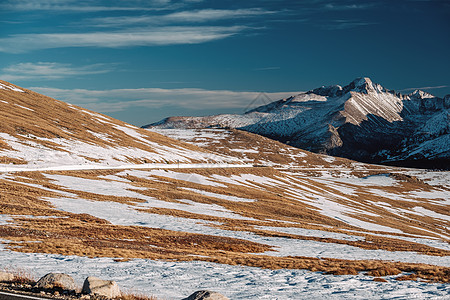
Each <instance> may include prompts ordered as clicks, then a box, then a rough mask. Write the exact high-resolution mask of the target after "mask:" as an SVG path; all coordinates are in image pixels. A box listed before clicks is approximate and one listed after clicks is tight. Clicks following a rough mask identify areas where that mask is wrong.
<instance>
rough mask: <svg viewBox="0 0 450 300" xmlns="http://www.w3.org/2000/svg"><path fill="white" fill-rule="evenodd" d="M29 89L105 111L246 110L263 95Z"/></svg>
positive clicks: (185, 90)
mask: <svg viewBox="0 0 450 300" xmlns="http://www.w3.org/2000/svg"><path fill="white" fill-rule="evenodd" d="M30 89H31V90H34V91H36V92H39V93H42V94H44V95H47V96H50V97H53V98H56V99H59V100H63V101H67V102H70V103H72V104H75V105H79V106H82V107H85V108H88V109H91V110H94V111H98V112H102V113H111V112H119V111H124V110H126V109H129V108H134V107H144V108H149V109H151V108H153V109H156V108H163V107H178V108H182V109H188V110H206V109H221V110H223V109H237V110H244V109H245V108H247V107H248V104H249V103H251V102H252V101H253V100H254V99H255V98H256V97H258V95H259V94H260V93H259V92H239V91H230V90H205V89H198V88H182V89H161V88H140V89H112V90H86V89H58V88H44V87H31V88H30ZM298 93H299V92H277V93H266V95H267V96H269V97H270V98H271V99H273V100H277V99H281V98H286V97H289V96H292V95H296V94H298ZM262 104H265V103H256V104H255V105H262Z"/></svg>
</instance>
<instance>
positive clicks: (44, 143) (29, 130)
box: [0, 81, 237, 170]
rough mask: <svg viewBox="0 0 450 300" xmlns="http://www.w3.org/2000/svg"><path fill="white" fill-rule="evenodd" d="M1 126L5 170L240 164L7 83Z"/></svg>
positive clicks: (2, 85) (0, 102)
mask: <svg viewBox="0 0 450 300" xmlns="http://www.w3.org/2000/svg"><path fill="white" fill-rule="evenodd" d="M0 120H1V123H0V165H2V167H1V168H2V170H3V169H5V168H8V169H14V168H17V169H26V170H28V169H33V168H34V169H42V168H49V167H54V166H57V167H61V166H69V165H71V166H78V167H80V168H84V167H96V166H97V167H101V166H120V165H124V164H146V163H163V164H167V163H180V162H181V163H193V162H198V163H200V162H207V161H208V162H209V161H213V162H233V161H237V159H234V158H230V157H225V156H220V155H215V154H213V153H211V152H208V151H207V150H205V149H201V148H199V147H195V146H193V145H190V144H185V143H182V142H179V141H176V140H172V139H170V138H167V137H165V136H162V135H159V134H156V133H153V132H149V131H148V130H144V129H141V128H138V127H135V126H133V125H130V124H127V123H125V122H122V121H119V120H116V119H113V118H111V117H108V116H105V115H102V114H99V113H96V112H93V111H89V110H87V109H84V108H81V107H78V106H74V105H71V104H68V103H65V102H62V101H58V100H55V99H52V98H49V97H46V96H44V95H41V94H38V93H35V92H33V91H30V90H27V89H23V88H20V87H17V86H15V85H12V84H10V83H8V82H5V81H0Z"/></svg>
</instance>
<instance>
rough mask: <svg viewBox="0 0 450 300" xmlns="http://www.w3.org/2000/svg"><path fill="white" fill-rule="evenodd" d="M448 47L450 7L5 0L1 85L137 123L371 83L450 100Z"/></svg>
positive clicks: (0, 25) (399, 2) (0, 5)
mask: <svg viewBox="0 0 450 300" xmlns="http://www.w3.org/2000/svg"><path fill="white" fill-rule="evenodd" d="M449 49H450V1H433V0H428V1H426V0H423V1H421V0H396V1H365V0H360V1H355V0H352V1H350V0H348V1H347V0H342V1H336V0H315V1H283V0H248V1H227V0H223V1H202V0H184V1H170V0H150V1H144V0H127V1H118V0H110V1H99V0H77V1H75V0H59V1H56V0H2V1H0V57H1V59H0V79H3V80H6V81H10V82H12V83H15V84H17V85H20V86H22V87H26V88H31V89H33V90H35V91H37V92H40V93H43V94H45V95H48V96H51V97H54V98H57V99H60V100H64V101H67V102H70V103H73V104H76V105H80V106H83V107H86V108H89V109H92V110H95V111H98V112H102V113H105V114H107V115H110V116H113V117H115V118H118V119H121V120H124V121H126V122H129V123H132V124H134V125H138V126H141V125H144V124H148V123H151V122H155V121H158V120H160V119H162V118H164V117H167V116H172V115H205V114H217V113H242V112H243V111H245V109H246V108H248V107H249V105H256V104H258V103H257V101H256V103H253V104H251V103H252V100H253V99H255V97H257V95H258V94H259V93H260V92H265V93H267V95H268V96H269V97H270V98H271V99H273V100H277V99H279V98H281V97H285V96H288V95H291V94H295V93H296V92H299V91H306V90H310V89H313V88H316V87H319V86H322V85H331V84H340V85H345V84H347V83H349V82H350V81H352V80H353V79H354V78H356V77H361V76H368V77H370V78H371V79H372V80H373V81H374V82H377V83H380V84H381V85H383V86H384V87H386V88H388V89H395V90H397V91H399V90H401V91H403V92H404V93H408V92H410V91H412V90H413V89H415V88H422V89H424V90H426V91H428V92H430V93H432V94H435V95H437V96H444V95H446V94H450V73H449V69H450V55H449V53H450V50H449ZM260 104H262V103H260Z"/></svg>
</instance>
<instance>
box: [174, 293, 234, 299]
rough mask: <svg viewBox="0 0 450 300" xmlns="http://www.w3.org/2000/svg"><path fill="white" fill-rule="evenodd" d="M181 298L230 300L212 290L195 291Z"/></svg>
mask: <svg viewBox="0 0 450 300" xmlns="http://www.w3.org/2000/svg"><path fill="white" fill-rule="evenodd" d="M183 300H230V299H228V297H225V296H224V295H222V294H220V293H217V292H212V291H197V292H195V293H193V294H192V295H190V296H189V297H187V298H184V299H183Z"/></svg>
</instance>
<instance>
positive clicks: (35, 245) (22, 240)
mask: <svg viewBox="0 0 450 300" xmlns="http://www.w3.org/2000/svg"><path fill="white" fill-rule="evenodd" d="M118 172H119V171H117V170H115V171H113V170H103V171H83V172H80V171H77V172H75V171H71V172H67V171H66V172H51V173H52V174H64V175H68V176H69V175H70V176H77V177H82V178H89V179H93V180H94V179H98V178H99V176H104V175H113V174H116V175H117V173H118ZM177 172H194V173H196V174H200V175H203V176H209V178H211V179H212V178H213V177H211V175H213V174H218V175H221V176H227V177H230V176H232V175H239V174H242V173H244V174H245V173H249V172H251V173H252V174H254V175H260V176H266V177H270V178H273V179H277V180H281V181H285V182H289V181H292V180H293V179H287V178H284V179H283V177H282V176H283V174H282V173H280V172H279V171H277V170H274V169H271V168H256V169H240V170H235V169H227V170H224V169H198V170H181V169H180V170H177ZM124 178H126V179H128V180H130V184H131V185H133V186H136V187H146V188H147V190H144V191H141V190H135V191H137V192H141V193H143V194H146V195H149V196H152V197H155V198H157V199H159V200H163V201H169V202H173V201H178V200H177V199H189V200H192V201H195V202H198V203H209V204H217V205H221V206H223V207H225V208H227V209H229V210H230V211H232V212H235V213H239V214H241V215H243V216H246V217H251V218H254V220H236V219H230V218H220V217H213V216H207V215H201V214H193V213H189V212H186V211H181V210H174V209H164V208H150V209H147V210H143V211H147V212H150V213H157V214H162V215H172V216H178V217H183V218H189V219H198V220H207V221H216V222H220V223H222V224H221V225H211V226H217V227H219V228H222V229H227V230H238V231H248V232H252V233H255V234H258V235H260V236H272V237H283V238H290V239H303V240H314V241H320V242H326V243H336V244H348V245H352V246H356V247H360V248H363V249H383V250H389V251H414V252H419V253H423V254H428V255H439V256H448V255H449V253H448V251H445V250H442V249H437V248H433V247H429V246H425V245H422V244H417V243H413V242H409V241H404V240H400V239H396V238H394V237H392V238H388V237H380V236H375V235H371V234H370V232H364V231H361V230H360V229H359V231H357V232H354V233H352V234H353V235H359V236H363V237H365V239H364V240H360V241H348V240H340V239H330V238H327V239H325V238H318V237H310V236H300V235H293V234H284V233H279V232H275V231H270V230H262V229H257V228H256V227H255V226H278V227H283V226H285V227H300V228H309V229H319V230H323V231H331V232H338V233H348V232H347V231H346V229H356V228H353V227H352V226H349V225H345V224H344V225H342V224H341V222H339V221H337V220H333V219H330V218H328V217H326V216H322V215H319V214H317V212H316V211H315V210H314V209H312V208H310V207H309V206H308V205H307V204H302V203H301V202H299V201H297V200H293V199H290V198H289V197H287V195H286V194H285V192H284V191H283V188H280V187H276V186H264V185H261V184H258V183H254V185H255V186H254V187H252V188H249V187H248V186H240V185H233V184H228V186H227V188H222V187H217V186H202V185H200V184H196V183H192V182H186V181H180V180H176V179H170V178H164V177H157V178H156V180H151V179H143V178H138V177H133V176H130V175H125V176H124ZM102 180H105V179H102ZM20 182H23V183H32V184H39V185H42V186H44V187H46V188H50V189H53V190H60V191H67V192H72V193H74V194H77V196H78V197H82V198H87V199H90V200H96V201H115V202H121V203H128V204H133V203H137V202H138V201H139V200H138V199H134V198H126V197H116V196H104V195H97V194H90V193H85V192H80V191H75V190H70V189H66V188H63V187H61V186H58V185H57V184H56V183H55V182H52V181H51V180H49V179H47V178H46V177H45V175H44V174H42V173H39V172H21V173H17V174H16V180H15V182H11V181H6V180H0V188H1V189H2V190H3V195H2V202H1V205H0V213H2V214H8V215H12V216H14V223H13V224H11V226H8V225H3V226H0V238H3V239H6V240H10V241H11V242H10V243H9V244H8V247H9V248H10V249H13V250H15V251H22V252H33V253H34V252H39V253H53V254H63V255H78V256H88V257H115V258H117V259H116V261H117V263H120V262H121V260H124V261H126V260H128V259H133V258H147V259H165V260H179V261H190V260H204V261H210V262H217V263H223V264H230V265H245V266H255V267H261V268H271V269H278V268H292V269H308V270H311V271H320V272H324V273H327V274H336V275H338V274H356V273H359V272H368V275H370V276H375V277H381V276H388V275H395V274H398V273H399V272H412V273H413V274H415V276H417V277H418V278H422V279H426V280H431V281H439V282H448V281H449V274H450V273H449V268H444V267H436V266H431V265H421V264H410V263H393V262H380V261H351V260H338V259H316V258H310V257H273V256H268V255H261V254H259V255H255V254H254V253H263V252H265V251H269V250H271V248H270V247H269V246H267V245H263V244H258V243H254V242H249V241H246V240H239V239H233V238H226V237H216V236H209V235H201V234H189V233H184V232H175V231H170V230H162V229H153V228H143V227H138V226H118V225H112V224H110V223H109V222H108V221H106V220H102V219H99V218H95V217H92V216H90V215H86V214H72V213H68V212H63V211H59V210H56V209H54V208H52V207H51V205H50V204H49V203H48V202H47V201H45V200H42V199H43V198H44V197H57V194H56V192H51V191H45V190H42V189H39V188H35V187H30V186H26V185H23V184H21V183H20ZM302 184H303V185H304V186H305V187H306V186H307V187H308V188H310V189H316V190H317V192H321V193H323V192H324V191H327V190H329V188H328V187H326V186H317V183H315V182H313V181H312V180H308V179H302ZM408 184H410V183H408ZM181 187H188V188H195V189H199V190H203V191H207V192H211V193H218V194H223V195H231V196H236V197H243V198H249V199H257V201H256V202H232V201H227V200H223V199H220V198H216V197H213V196H206V195H202V194H199V193H196V192H193V191H191V190H184V189H181ZM404 188H405V189H408V188H409V187H408V186H405V187H404ZM330 191H331V190H330ZM333 192H336V190H333ZM346 196H347V197H349V196H348V195H346ZM355 199H357V198H355ZM375 200H377V201H378V200H379V199H378V198H377V199H373V200H372V201H375ZM336 201H337V200H336ZM362 204H364V203H362ZM373 211H376V210H373ZM27 215H35V216H48V217H49V218H29V217H27ZM55 216H56V218H55ZM388 217H390V218H394V217H393V216H388ZM276 220H279V221H276ZM386 220H389V219H386ZM386 220H385V221H386ZM282 221H293V222H295V223H292V224H291V223H283V222H282ZM341 225H342V226H341ZM394 225H395V224H394ZM431 225H432V224H429V225H427V224H424V225H423V226H425V227H426V228H431V229H433V226H431ZM327 226H333V227H327ZM416 233H417V231H416ZM397 235H401V234H397ZM392 236H395V234H392ZM93 237H95V238H93ZM130 237H131V239H130Z"/></svg>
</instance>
